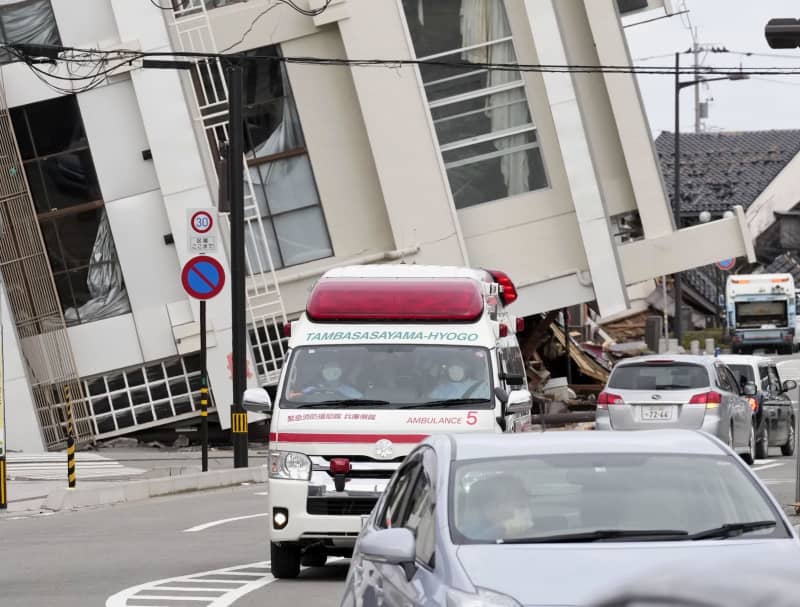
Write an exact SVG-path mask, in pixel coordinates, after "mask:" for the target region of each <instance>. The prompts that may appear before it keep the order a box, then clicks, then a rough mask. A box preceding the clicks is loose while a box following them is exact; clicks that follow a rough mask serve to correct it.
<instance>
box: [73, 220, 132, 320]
mask: <svg viewBox="0 0 800 607" xmlns="http://www.w3.org/2000/svg"><path fill="white" fill-rule="evenodd" d="M86 286H87V287H88V288H89V295H90V296H91V299H90V300H89V301H87V302H86V303H85V304H83V305H82V306H80V307H79V308H78V309H77V310H76V309H75V308H67V309H66V310H65V311H64V319H65V320H66V321H67V322H73V323H74V322H82V323H85V322H93V321H95V320H102V319H103V318H111V317H112V316H118V315H120V314H127V313H128V312H130V311H131V304H130V302H129V301H128V293H127V291H126V289H125V286H124V285H123V280H122V269H121V268H120V267H119V264H118V263H117V259H116V255H115V248H114V238H113V236H112V235H111V226H110V225H109V223H108V217H107V216H106V212H105V209H103V210H102V211H101V217H100V224H99V226H98V227H97V236H96V237H95V240H94V247H93V248H92V257H91V259H90V260H89V277H88V279H87V280H86Z"/></svg>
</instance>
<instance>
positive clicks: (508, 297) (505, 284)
mask: <svg viewBox="0 0 800 607" xmlns="http://www.w3.org/2000/svg"><path fill="white" fill-rule="evenodd" d="M486 271H487V272H489V274H491V276H492V278H493V279H494V281H495V282H496V283H497V284H499V285H500V286H501V287H502V291H501V292H500V299H502V300H503V305H505V306H508V305H511V304H512V303H513V302H515V301H517V287H515V286H514V283H513V282H512V281H511V278H509V276H508V274H506V273H505V272H501V271H500V270H486Z"/></svg>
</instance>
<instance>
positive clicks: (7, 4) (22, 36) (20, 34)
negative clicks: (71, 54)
mask: <svg viewBox="0 0 800 607" xmlns="http://www.w3.org/2000/svg"><path fill="white" fill-rule="evenodd" d="M0 17H1V18H2V24H3V30H4V32H5V40H4V41H5V42H22V43H26V44H58V30H57V29H56V22H55V19H54V17H53V9H52V8H51V6H50V0H0Z"/></svg>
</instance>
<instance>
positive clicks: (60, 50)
mask: <svg viewBox="0 0 800 607" xmlns="http://www.w3.org/2000/svg"><path fill="white" fill-rule="evenodd" d="M6 48H8V49H9V50H10V51H11V52H13V53H14V54H15V55H16V56H17V57H20V58H21V59H22V60H23V61H25V62H26V63H28V64H29V65H35V64H36V63H41V62H42V60H41V59H37V57H42V56H44V57H52V56H53V55H54V54H56V55H57V54H62V55H63V56H60V57H58V61H63V62H75V63H83V64H87V63H88V64H95V63H97V62H98V61H100V62H114V61H115V62H116V64H115V65H112V66H111V67H109V68H108V69H106V70H103V71H102V72H101V74H102V75H108V74H110V73H111V72H113V71H114V70H115V69H119V68H121V67H127V66H131V65H133V62H135V61H138V60H140V59H143V58H147V57H161V58H165V57H167V58H179V57H182V58H189V59H222V60H226V61H235V62H260V61H269V62H279V63H285V64H297V65H318V66H335V67H384V68H395V69H396V68H399V67H408V66H418V67H421V66H437V67H441V68H448V69H453V70H464V69H468V70H474V69H476V68H478V69H485V70H489V71H514V72H538V73H565V74H577V73H591V74H597V73H602V74H651V75H671V76H673V77H674V75H675V71H676V70H675V67H674V66H673V65H669V66H639V65H581V64H524V63H492V62H486V63H471V62H469V61H446V60H441V59H341V58H327V57H290V56H275V55H240V54H233V55H231V54H222V53H198V52H181V51H177V52H176V51H170V52H167V51H164V52H159V51H156V52H141V51H134V50H127V49H120V50H114V51H102V50H97V49H79V48H71V47H68V48H65V47H56V46H37V47H30V49H29V48H28V47H26V46H25V45H11V46H6ZM31 49H32V50H31ZM54 61H55V60H53V59H48V62H50V63H52V62H54ZM678 73H679V74H686V75H691V76H712V75H722V76H731V75H748V76H751V75H752V76H757V75H761V76H776V75H786V76H790V75H791V76H793V75H800V66H798V67H775V66H770V67H761V66H759V67H743V66H732V67H729V66H725V67H722V66H702V67H700V68H699V69H696V68H694V66H686V67H681V68H679V69H678ZM61 78H63V79H67V80H70V79H73V78H68V77H63V76H61ZM83 79H85V78H83Z"/></svg>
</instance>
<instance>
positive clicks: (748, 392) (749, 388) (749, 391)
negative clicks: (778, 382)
mask: <svg viewBox="0 0 800 607" xmlns="http://www.w3.org/2000/svg"><path fill="white" fill-rule="evenodd" d="M757 393H758V389H757V388H756V385H755V384H754V383H752V382H748V383H746V384H745V385H744V390H742V394H744V395H745V396H755V395H756V394H757Z"/></svg>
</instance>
